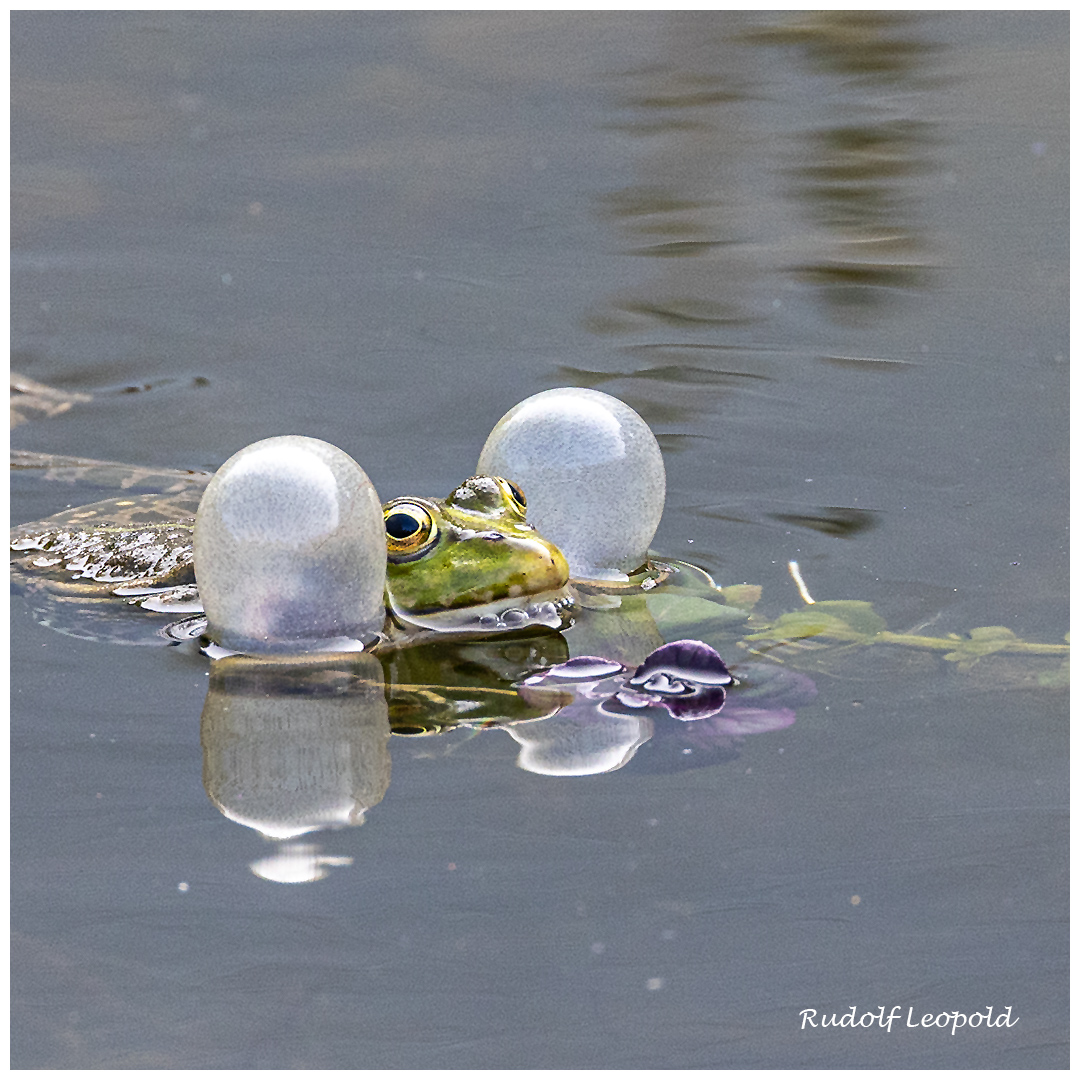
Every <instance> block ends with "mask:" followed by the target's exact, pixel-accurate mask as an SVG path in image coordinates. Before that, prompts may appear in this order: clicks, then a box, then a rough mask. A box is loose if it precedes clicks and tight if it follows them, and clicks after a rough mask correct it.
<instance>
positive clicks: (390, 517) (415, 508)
mask: <svg viewBox="0 0 1080 1080" xmlns="http://www.w3.org/2000/svg"><path fill="white" fill-rule="evenodd" d="M383 517H384V519H385V521H386V555H387V558H389V559H390V561H391V562H408V561H409V560H410V559H417V558H419V557H420V556H421V555H423V554H424V553H425V552H426V551H427V550H428V548H429V547H431V545H432V544H434V543H435V541H436V539H438V536H439V528H438V526H437V525H436V524H435V519H434V518H433V517H432V516H431V513H430V511H429V510H428V509H427V508H426V507H424V506H421V505H420V504H419V503H415V502H410V501H408V500H404V501H402V502H396V503H390V504H389V505H388V506H387V507H386V509H385V510H384V511H383Z"/></svg>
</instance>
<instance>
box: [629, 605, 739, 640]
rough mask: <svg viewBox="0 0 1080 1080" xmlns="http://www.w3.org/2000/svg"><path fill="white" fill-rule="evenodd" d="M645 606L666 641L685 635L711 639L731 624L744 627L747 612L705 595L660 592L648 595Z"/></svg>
mask: <svg viewBox="0 0 1080 1080" xmlns="http://www.w3.org/2000/svg"><path fill="white" fill-rule="evenodd" d="M645 606H646V607H647V608H648V609H649V614H650V615H651V616H652V617H653V620H654V621H655V622H656V625H657V627H658V628H659V630H660V633H661V634H663V636H664V640H665V641H674V640H676V639H678V638H682V637H696V638H706V639H707V638H708V635H710V634H715V633H719V632H721V631H723V630H724V629H726V628H728V627H734V626H742V625H744V624H745V622H746V619H747V612H746V611H744V610H742V609H741V608H736V607H728V606H727V605H726V604H718V603H716V602H715V601H713V600H706V599H705V598H704V597H702V596H686V595H685V594H679V593H656V594H653V595H649V596H647V597H646V598H645Z"/></svg>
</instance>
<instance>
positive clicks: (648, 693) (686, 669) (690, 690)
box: [615, 640, 735, 720]
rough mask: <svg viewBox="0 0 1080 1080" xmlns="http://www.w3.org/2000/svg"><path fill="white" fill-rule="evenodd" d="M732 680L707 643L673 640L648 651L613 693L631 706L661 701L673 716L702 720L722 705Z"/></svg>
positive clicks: (639, 707)
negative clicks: (620, 687) (642, 661)
mask: <svg viewBox="0 0 1080 1080" xmlns="http://www.w3.org/2000/svg"><path fill="white" fill-rule="evenodd" d="M734 681H735V680H734V679H733V678H732V677H731V672H729V671H728V669H727V666H726V665H725V664H724V661H723V660H721V659H720V654H719V653H718V652H717V651H716V650H715V649H714V648H712V647H711V646H710V645H706V644H705V642H703V641H693V640H686V641H672V642H671V643H670V644H668V645H661V646H660V648H659V649H655V650H654V651H653V652H651V653H650V654H649V655H648V656H647V657H646V658H645V663H643V664H642V665H641V666H640V667H639V668H638V669H637V671H635V672H634V674H633V675H631V676H630V678H629V679H627V681H626V686H625V687H623V688H622V689H621V690H619V691H618V693H617V694H616V695H615V696H616V697H617V698H618V699H619V701H620V702H621V703H622V704H623V705H626V706H627V707H628V708H631V709H643V708H646V707H647V706H649V705H662V706H663V707H664V708H665V709H667V711H668V712H669V713H670V714H671V715H672V716H673V717H675V719H676V720H701V719H703V718H704V717H706V716H712V715H714V714H715V713H718V712H719V711H720V710H721V709H722V708H723V707H724V701H725V699H726V698H727V691H726V690H725V687H727V686H730V685H731V684H732V683H733V682H734Z"/></svg>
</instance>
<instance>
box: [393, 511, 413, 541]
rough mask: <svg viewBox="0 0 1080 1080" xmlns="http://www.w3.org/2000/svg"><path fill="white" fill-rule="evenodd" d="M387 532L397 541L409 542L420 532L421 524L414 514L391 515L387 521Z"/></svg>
mask: <svg viewBox="0 0 1080 1080" xmlns="http://www.w3.org/2000/svg"><path fill="white" fill-rule="evenodd" d="M386 531H387V532H388V533H389V534H390V535H391V536H392V537H393V538H394V539H395V540H407V539H408V538H409V537H410V536H413V535H415V534H416V533H418V532H419V531H420V522H419V521H417V520H416V518H414V517H413V516H412V514H391V515H390V516H389V517H388V518H387V519H386Z"/></svg>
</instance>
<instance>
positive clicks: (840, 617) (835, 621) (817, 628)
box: [749, 600, 885, 642]
mask: <svg viewBox="0 0 1080 1080" xmlns="http://www.w3.org/2000/svg"><path fill="white" fill-rule="evenodd" d="M884 629H885V620H884V619H882V618H881V616H880V615H878V613H877V612H876V611H874V608H873V605H872V604H870V603H868V602H867V601H865V600H822V601H821V602H820V603H817V604H807V605H806V607H804V608H800V609H799V610H798V611H789V612H788V613H787V614H786V615H781V616H780V618H779V619H777V620H776V622H774V623H773V624H772V626H770V627H769V628H768V629H767V630H763V631H762V632H761V633H758V634H752V635H750V638H749V640H758V641H760V640H769V641H797V640H798V639H800V638H810V637H824V638H829V639H832V640H834V641H853V642H869V641H871V640H872V639H873V638H874V636H875V635H876V634H878V633H879V632H880V631H882V630H884Z"/></svg>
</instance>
